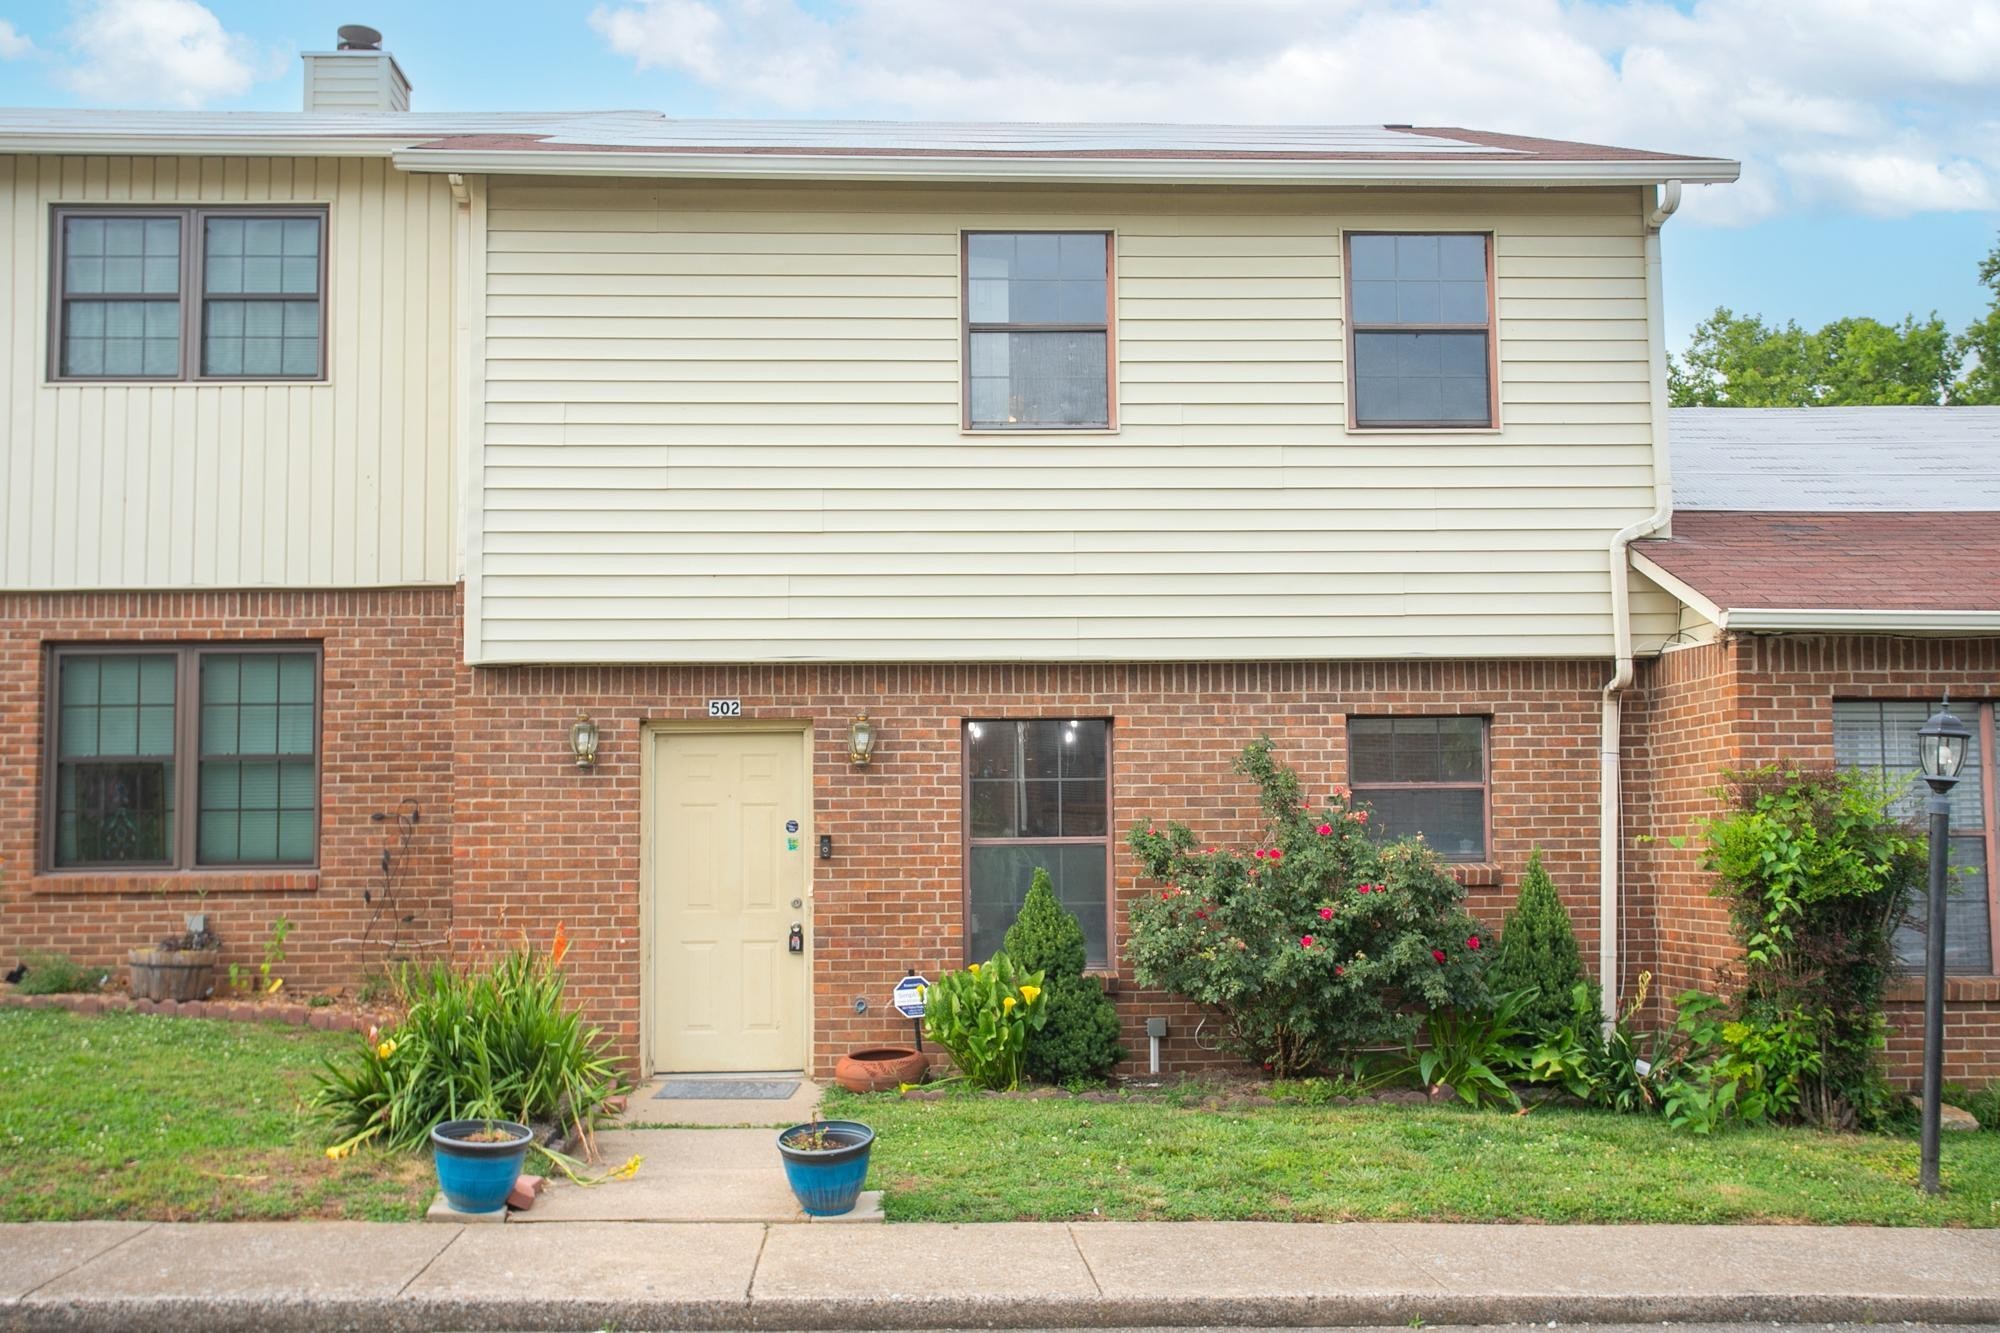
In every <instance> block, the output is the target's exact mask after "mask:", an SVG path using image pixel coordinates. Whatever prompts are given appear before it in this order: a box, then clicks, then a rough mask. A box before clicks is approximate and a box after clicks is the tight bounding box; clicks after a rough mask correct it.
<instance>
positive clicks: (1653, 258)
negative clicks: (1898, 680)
mask: <svg viewBox="0 0 2000 1333" xmlns="http://www.w3.org/2000/svg"><path fill="white" fill-rule="evenodd" d="M1680 205H1681V182H1680V181H1678V180H1669V181H1667V182H1665V183H1664V184H1662V185H1661V186H1660V187H1659V194H1658V196H1657V197H1656V199H1655V202H1654V204H1653V207H1652V208H1651V209H1649V210H1647V212H1646V215H1645V223H1646V359H1647V362H1648V365H1649V366H1650V368H1651V371H1652V408H1653V411H1652V418H1653V428H1652V436H1653V512H1652V513H1650V514H1648V515H1647V516H1646V517H1644V518H1642V519H1640V520H1639V521H1638V522H1637V523H1633V524H1630V525H1628V526H1626V527H1623V528H1620V529H1619V530H1618V532H1617V533H1616V534H1615V535H1614V536H1613V537H1612V538H1611V545H1610V548H1609V549H1608V551H1607V552H1606V555H1607V557H1608V562H1609V567H1610V573H1611V645H1612V647H1611V650H1612V657H1613V662H1612V670H1611V679H1610V680H1608V681H1606V682H1605V683H1604V693H1603V698H1602V710H1601V711H1602V716H1601V718H1600V720H1599V723H1598V727H1599V730H1598V774H1597V776H1598V787H1597V873H1598V886H1597V980H1598V986H1599V991H1600V994H1601V995H1602V998H1603V1005H1604V1021H1605V1023H1606V1024H1610V1023H1612V1022H1613V1021H1615V1020H1616V1019H1617V1017H1618V1007H1619V999H1620V996H1619V981H1620V977H1619V971H1618V945H1619V930H1620V927H1621V925H1622V916H1623V914H1622V913H1621V911H1620V902H1619V892H1618V891H1619V884H1620V878H1621V877H1620V873H1619V872H1620V869H1621V867H1620V859H1621V858H1620V855H1619V852H1620V846H1621V843H1620V828H1619V818H1618V815H1619V800H1620V795H1621V792H1622V789H1623V781H1624V778H1623V774H1624V746H1623V737H1622V732H1623V729H1624V709H1623V695H1624V692H1625V690H1626V689H1627V687H1629V686H1630V685H1631V684H1632V674H1633V666H1632V584H1631V577H1632V575H1631V566H1630V557H1629V555H1628V553H1627V548H1628V547H1629V546H1630V545H1631V544H1632V543H1633V542H1634V541H1636V540H1638V539H1639V538H1641V537H1646V536H1650V535H1651V534H1653V533H1655V532H1659V531H1660V530H1661V529H1663V528H1665V527H1666V526H1667V522H1668V520H1669V519H1670V518H1671V517H1672V516H1673V512H1674V488H1673V473H1672V470H1671V468H1670V467H1669V460H1668V455H1667V402H1668V399H1667V333H1666V312H1665V309H1664V300H1663V295H1662V286H1661V281H1660V228H1661V227H1663V226H1665V225H1666V222H1667V219H1668V218H1670V217H1672V216H1673V215H1674V210H1676V209H1678V208H1679V207H1680Z"/></svg>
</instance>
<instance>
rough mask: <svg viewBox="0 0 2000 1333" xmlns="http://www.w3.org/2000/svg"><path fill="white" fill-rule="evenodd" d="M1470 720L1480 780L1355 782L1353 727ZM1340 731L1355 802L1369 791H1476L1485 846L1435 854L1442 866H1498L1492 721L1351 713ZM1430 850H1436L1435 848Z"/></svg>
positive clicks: (1485, 717)
mask: <svg viewBox="0 0 2000 1333" xmlns="http://www.w3.org/2000/svg"><path fill="white" fill-rule="evenodd" d="M1467 717H1469V718H1473V719H1474V720H1476V721H1477V722H1478V723H1479V766H1480V777H1479V781H1477V782H1473V781H1470V780H1469V779H1464V778H1459V779H1454V780H1452V781H1448V782H1357V781H1355V777H1354V741H1353V724H1354V723H1355V722H1356V721H1357V720H1360V721H1366V720H1372V719H1378V718H1387V719H1389V720H1391V721H1408V720H1414V719H1417V718H1438V719H1440V720H1442V719H1447V718H1449V719H1454V720H1456V719H1460V718H1467ZM1341 731H1342V733H1343V734H1344V735H1345V736H1346V738H1347V741H1346V743H1347V790H1348V792H1349V793H1350V794H1351V795H1352V796H1353V798H1354V799H1355V800H1356V801H1360V800H1362V799H1364V796H1365V793H1367V792H1371V791H1477V792H1478V793H1479V796H1480V800H1479V807H1480V808H1479V820H1480V833H1479V836H1480V838H1481V840H1482V841H1483V842H1484V843H1485V846H1484V847H1483V849H1482V850H1481V851H1480V852H1479V854H1478V855H1476V856H1452V855H1449V854H1447V853H1445V852H1442V851H1438V855H1439V856H1441V857H1443V858H1444V861H1445V864H1447V865H1452V866H1483V865H1494V864H1497V863H1498V860H1499V857H1498V854H1497V853H1496V852H1495V851H1494V849H1493V719H1492V718H1491V717H1490V716H1488V715H1486V714H1484V713H1350V714H1348V715H1347V717H1346V718H1345V719H1343V721H1342V723H1341ZM1432 850H1433V851H1437V849H1436V848H1435V847H1433V848H1432Z"/></svg>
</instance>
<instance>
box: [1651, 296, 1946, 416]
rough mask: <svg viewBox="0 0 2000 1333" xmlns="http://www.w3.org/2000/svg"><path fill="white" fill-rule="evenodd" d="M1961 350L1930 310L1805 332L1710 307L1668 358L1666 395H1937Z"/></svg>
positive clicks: (1837, 402) (1716, 402)
mask: <svg viewBox="0 0 2000 1333" xmlns="http://www.w3.org/2000/svg"><path fill="white" fill-rule="evenodd" d="M1963 356H1964V350H1963V344H1962V340H1958V339H1954V338H1953V337H1952V336H1951V334H1950V333H1949V332H1948V331H1947V330H1946V329H1945V325H1944V321H1943V320H1942V319H1940V318H1939V317H1938V316H1937V315H1936V314H1935V313H1933V314H1932V315H1931V316H1930V318H1928V319H1926V320H1922V321H1919V320H1918V319H1917V318H1916V317H1915V316H1905V317H1904V319H1903V321H1902V322H1901V323H1900V324H1884V323H1882V322H1881V321H1880V320H1875V319H1869V318H1867V317H1865V316H1863V317H1853V318H1847V319H1836V320H1834V321H1833V322H1831V323H1829V324H1827V325H1825V326H1824V327H1822V328H1820V329H1818V330H1817V331H1813V332H1808V331H1806V330H1805V329H1802V328H1800V327H1799V325H1798V324H1797V323H1796V322H1793V321H1789V320H1788V321H1786V322H1785V323H1784V324H1783V325H1780V326H1770V325H1766V324H1765V323H1764V321H1763V319H1762V318H1761V317H1759V316H1757V315H1738V314H1736V313H1735V312H1734V311H1732V310H1730V309H1729V308H1728V307H1727V306H1718V307H1717V308H1716V311H1715V313H1714V314H1712V315H1710V316H1709V317H1708V318H1707V319H1705V320H1703V321H1702V322H1701V324H1700V325H1699V326H1697V327H1696V329H1695V332H1694V337H1693V339H1692V340H1691V341H1690V342H1689V344H1688V349H1687V353H1686V355H1685V356H1683V357H1680V358H1675V357H1671V356H1670V357H1668V358H1667V383H1668V394H1669V396H1670V397H1671V399H1672V401H1673V404H1674V406H1676V407H1856V406H1867V405H1874V404H1923V403H1945V402H1951V401H1953V400H1954V399H1953V381H1954V379H1955V378H1956V376H1957V373H1958V367H1959V363H1960V361H1961V360H1962V359H1963Z"/></svg>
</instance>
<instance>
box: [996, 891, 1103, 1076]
mask: <svg viewBox="0 0 2000 1333" xmlns="http://www.w3.org/2000/svg"><path fill="white" fill-rule="evenodd" d="M1003 947H1004V950H1005V952H1006V953H1007V955H1008V956H1009V957H1011V958H1012V959H1013V960H1014V961H1015V963H1016V964H1018V965H1019V966H1021V967H1024V968H1027V969H1028V970H1030V971H1040V972H1043V973H1045V974H1046V975H1045V976H1044V978H1043V981H1042V986H1043V995H1042V1002H1043V1004H1044V1006H1045V1007H1046V1009H1047V1021H1046V1022H1045V1023H1043V1025H1042V1027H1041V1030H1040V1031H1037V1032H1031V1033H1029V1035H1028V1076H1029V1077H1030V1078H1032V1079H1035V1080H1036V1081H1037V1082H1041V1083H1076V1082H1081V1081H1083V1080H1086V1079H1101V1078H1103V1077H1104V1076H1105V1075H1106V1074H1108V1073H1110V1072H1111V1067H1112V1066H1113V1065H1115V1064H1117V1063H1118V1062H1119V1061H1120V1060H1122V1059H1124V1058H1125V1050H1124V1048H1123V1047H1121V1046H1120V1045H1119V1044H1118V1009H1117V1006H1116V1005H1114V1004H1112V1003H1111V1000H1110V998H1109V997H1107V996H1106V995H1105V993H1104V989H1103V987H1101V986H1099V985H1098V984H1097V979H1096V978H1094V977H1086V976H1085V975H1084V974H1083V965H1084V960H1085V950H1084V943H1083V927H1082V926H1080V925H1078V924H1077V920H1076V918H1075V917H1074V916H1072V915H1070V912H1069V910H1068V909H1067V908H1065V907H1064V906H1063V905H1062V904H1061V903H1060V902H1058V901H1056V895H1055V890H1054V888H1053V887H1051V885H1050V884H1049V872H1048V871H1046V870H1043V869H1042V868H1040V867H1039V866H1038V867H1036V869H1035V878H1034V881H1033V882H1032V883H1031V884H1030V885H1029V888H1028V897H1027V900H1026V901H1025V902H1023V903H1022V904H1021V912H1020V915H1019V916H1017V917H1015V918H1014V924H1013V925H1011V926H1009V927H1008V928H1007V939H1006V943H1005V945H1004V946H1003Z"/></svg>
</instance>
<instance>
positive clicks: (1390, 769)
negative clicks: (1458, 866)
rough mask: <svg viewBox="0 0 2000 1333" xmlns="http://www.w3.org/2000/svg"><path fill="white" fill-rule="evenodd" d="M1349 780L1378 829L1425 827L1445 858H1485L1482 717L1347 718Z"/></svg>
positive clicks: (1401, 833)
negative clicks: (1367, 808)
mask: <svg viewBox="0 0 2000 1333" xmlns="http://www.w3.org/2000/svg"><path fill="white" fill-rule="evenodd" d="M1347 785H1348V786H1349V787H1350V788H1352V789H1353V792H1354V799H1355V800H1357V801H1359V802H1362V803H1364V804H1366V805H1367V806H1368V807H1369V809H1370V810H1371V811H1372V812H1373V815H1374V828H1375V830H1376V831H1377V832H1378V833H1380V834H1381V836H1383V837H1385V838H1407V837H1410V836H1412V835H1414V834H1422V835H1423V838H1424V841H1425V842H1427V843H1429V844H1430V845H1431V847H1432V848H1433V849H1435V850H1436V851H1437V853H1438V854H1439V855H1440V856H1443V857H1444V858H1445V860H1447V861H1483V860H1485V859H1486V848H1487V838H1486V828H1487V809H1488V804H1489V802H1488V797H1487V764H1486V719H1485V718H1483V717H1356V718H1349V719H1348V722H1347Z"/></svg>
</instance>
